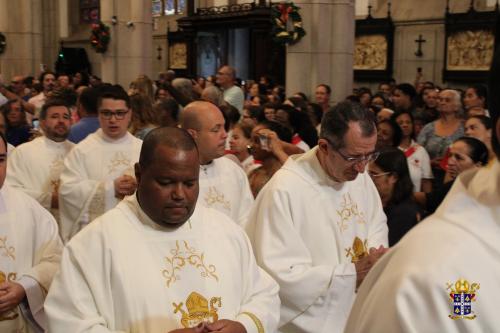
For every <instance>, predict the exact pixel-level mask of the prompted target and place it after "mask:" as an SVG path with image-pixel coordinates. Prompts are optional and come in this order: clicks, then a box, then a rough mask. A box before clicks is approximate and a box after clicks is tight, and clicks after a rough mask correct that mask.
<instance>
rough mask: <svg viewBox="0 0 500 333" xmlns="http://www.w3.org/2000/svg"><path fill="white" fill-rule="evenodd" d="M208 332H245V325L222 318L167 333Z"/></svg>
mask: <svg viewBox="0 0 500 333" xmlns="http://www.w3.org/2000/svg"><path fill="white" fill-rule="evenodd" d="M210 332H220V333H246V332H247V330H246V329H245V327H244V326H243V325H242V324H241V323H239V322H237V321H233V320H227V319H222V320H218V321H216V322H215V323H211V324H208V323H200V324H199V325H198V326H196V327H193V328H181V329H178V330H173V331H170V332H169V333H210Z"/></svg>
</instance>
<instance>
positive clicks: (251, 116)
mask: <svg viewBox="0 0 500 333" xmlns="http://www.w3.org/2000/svg"><path fill="white" fill-rule="evenodd" d="M265 119H266V117H265V115H264V109H263V108H262V107H260V106H255V105H251V106H247V107H245V108H244V109H243V114H242V116H241V122H242V123H243V124H247V125H249V126H251V127H255V126H257V124H259V123H260V122H262V121H263V120H265Z"/></svg>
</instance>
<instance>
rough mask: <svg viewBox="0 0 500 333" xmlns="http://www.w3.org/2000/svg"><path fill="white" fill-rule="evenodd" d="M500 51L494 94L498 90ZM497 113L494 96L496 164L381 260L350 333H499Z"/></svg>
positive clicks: (499, 99)
mask: <svg viewBox="0 0 500 333" xmlns="http://www.w3.org/2000/svg"><path fill="white" fill-rule="evenodd" d="M498 51H499V50H497V52H498ZM497 52H495V56H494V57H493V59H494V60H493V66H492V69H491V73H490V75H491V81H492V82H491V85H490V91H492V92H498V91H499V89H500V80H499V77H500V76H499V73H500V57H498V55H497ZM499 107H500V95H499V94H498V93H497V94H496V95H495V97H494V101H493V103H492V105H490V108H489V109H490V110H492V111H494V112H493V113H492V121H493V124H496V126H495V127H493V137H492V143H493V147H494V150H495V153H496V155H497V159H496V160H495V162H494V163H493V164H492V165H490V166H488V167H483V168H480V169H474V170H471V171H469V172H465V173H462V174H461V175H460V177H459V178H457V179H456V180H455V183H454V184H453V187H452V189H451V190H450V192H449V193H448V195H447V196H446V199H445V200H444V201H443V203H442V204H441V206H439V208H438V209H437V211H436V212H435V213H434V214H433V215H432V216H431V217H429V218H428V219H426V220H425V221H423V222H421V223H420V224H419V225H417V226H416V227H415V228H414V229H412V230H411V231H410V232H409V233H408V234H407V235H406V237H405V238H403V239H402V240H401V241H400V242H399V243H398V244H397V246H396V247H394V248H393V249H391V251H390V252H389V253H388V254H387V256H385V257H384V258H383V259H382V260H380V262H379V264H378V265H377V267H375V269H374V270H373V272H372V273H371V274H370V276H369V277H368V278H367V279H366V280H365V282H364V283H363V286H362V287H361V289H360V290H359V293H358V298H357V299H356V303H355V304H354V306H353V308H352V312H351V315H350V317H349V321H348V323H347V327H346V332H374V333H377V332H384V333H393V332H398V333H399V332H495V331H497V330H498V311H497V310H496V309H497V308H496V305H497V303H498V299H499V298H500V285H499V284H498V281H499V279H500V265H499V264H498V257H499V253H500V163H499V161H498V159H500V141H499V138H500V120H499V115H498V110H499ZM381 304H383V308H382V309H381V307H380V305H381Z"/></svg>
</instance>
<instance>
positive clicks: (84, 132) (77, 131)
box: [68, 87, 100, 143]
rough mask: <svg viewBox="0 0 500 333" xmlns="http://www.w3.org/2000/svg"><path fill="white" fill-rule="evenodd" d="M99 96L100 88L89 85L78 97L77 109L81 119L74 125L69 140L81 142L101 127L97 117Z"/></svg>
mask: <svg viewBox="0 0 500 333" xmlns="http://www.w3.org/2000/svg"><path fill="white" fill-rule="evenodd" d="M98 97H99V89H98V88H94V87H87V88H84V89H83V90H82V92H81V93H80V96H79V97H78V102H77V108H78V109H77V110H78V115H79V116H80V121H79V122H78V123H76V124H74V125H73V126H71V129H70V131H69V137H68V140H69V141H71V142H73V143H79V142H80V141H82V140H83V139H85V138H86V137H87V136H88V135H89V134H91V133H94V132H95V131H97V130H98V129H99V126H100V125H99V119H98V117H97V98H98Z"/></svg>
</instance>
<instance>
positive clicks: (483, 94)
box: [467, 84, 488, 107]
mask: <svg viewBox="0 0 500 333" xmlns="http://www.w3.org/2000/svg"><path fill="white" fill-rule="evenodd" d="M467 89H473V90H474V92H475V93H476V95H477V97H479V98H483V99H484V107H486V106H487V105H488V88H487V87H486V86H485V85H482V84H476V85H473V86H470V87H468V88H467Z"/></svg>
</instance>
